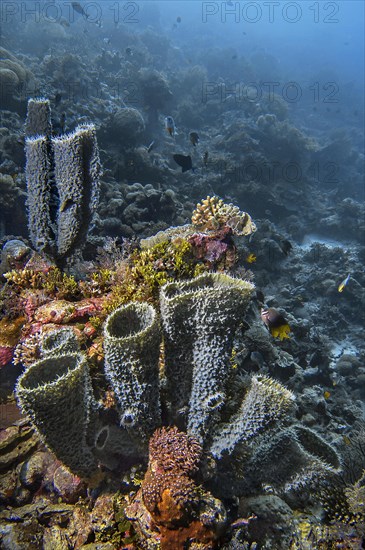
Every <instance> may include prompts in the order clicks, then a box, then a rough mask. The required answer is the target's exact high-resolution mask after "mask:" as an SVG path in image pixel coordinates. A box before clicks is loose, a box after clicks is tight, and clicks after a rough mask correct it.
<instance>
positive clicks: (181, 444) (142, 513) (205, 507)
mask: <svg viewBox="0 0 365 550" xmlns="http://www.w3.org/2000/svg"><path fill="white" fill-rule="evenodd" d="M202 454H203V449H202V448H201V446H200V445H199V443H198V442H197V440H196V439H195V438H194V437H191V436H188V435H187V434H186V433H184V432H180V431H178V429H177V428H176V427H172V428H161V429H159V430H157V431H156V432H155V433H154V435H153V436H152V437H151V439H150V443H149V463H148V468H147V472H146V475H145V477H144V480H143V482H142V485H141V488H140V489H139V491H138V492H137V494H136V495H135V496H134V497H133V499H132V501H131V503H130V504H129V506H128V507H127V509H126V514H127V517H128V518H129V519H130V520H133V521H134V522H135V528H136V531H137V533H138V532H139V534H140V540H141V541H142V545H143V546H142V547H143V548H149V549H156V550H157V548H161V550H168V549H171V548H174V549H176V550H178V549H182V548H186V547H187V545H189V547H191V545H194V547H195V545H196V547H198V548H201V549H207V550H208V549H209V548H216V547H217V546H216V545H217V541H218V539H219V537H220V536H221V535H222V533H223V531H224V529H225V527H226V521H227V515H226V511H225V509H224V506H223V504H222V503H221V501H219V500H218V499H215V498H214V497H213V496H212V494H211V493H209V492H208V491H205V490H203V488H202V487H201V486H199V485H198V483H197V481H196V478H197V475H198V473H199V466H200V461H201V459H202Z"/></svg>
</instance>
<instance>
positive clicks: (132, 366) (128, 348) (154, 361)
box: [104, 302, 161, 439]
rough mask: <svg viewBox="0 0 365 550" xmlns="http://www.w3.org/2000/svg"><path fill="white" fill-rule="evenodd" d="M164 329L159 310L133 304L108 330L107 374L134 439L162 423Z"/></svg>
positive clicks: (119, 313) (117, 314)
mask: <svg viewBox="0 0 365 550" xmlns="http://www.w3.org/2000/svg"><path fill="white" fill-rule="evenodd" d="M160 341H161V338H160V329H159V323H158V319H157V314H156V311H155V309H154V308H153V307H152V306H151V305H149V304H147V303H138V302H130V303H129V304H127V305H125V306H122V307H120V308H118V309H117V310H115V311H114V312H113V313H111V315H109V317H108V318H107V320H106V323H105V327H104V350H105V373H106V376H107V378H108V379H109V381H110V383H111V385H112V387H113V390H114V392H115V395H116V398H117V400H118V403H119V406H120V409H121V411H120V422H121V425H122V426H124V427H125V428H127V429H128V430H129V433H130V434H131V435H132V436H133V437H138V436H139V437H142V439H144V438H145V437H146V436H149V435H151V433H152V432H153V430H154V429H155V428H156V427H157V426H158V425H159V424H160V422H161V418H160V414H161V413H160V398H159V353H160Z"/></svg>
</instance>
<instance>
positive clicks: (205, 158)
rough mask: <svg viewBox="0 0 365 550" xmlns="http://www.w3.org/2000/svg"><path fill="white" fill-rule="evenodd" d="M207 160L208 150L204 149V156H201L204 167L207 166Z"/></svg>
mask: <svg viewBox="0 0 365 550" xmlns="http://www.w3.org/2000/svg"><path fill="white" fill-rule="evenodd" d="M208 160H209V153H208V151H205V153H204V156H203V163H204V166H205V168H206V167H207V166H208Z"/></svg>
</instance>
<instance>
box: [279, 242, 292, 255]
mask: <svg viewBox="0 0 365 550" xmlns="http://www.w3.org/2000/svg"><path fill="white" fill-rule="evenodd" d="M280 248H281V250H282V251H283V253H284V254H285V256H288V254H290V252H291V251H292V249H293V245H292V244H291V242H290V241H288V240H287V239H284V240H282V241H281V242H280Z"/></svg>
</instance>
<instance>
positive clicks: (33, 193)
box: [25, 136, 55, 256]
mask: <svg viewBox="0 0 365 550" xmlns="http://www.w3.org/2000/svg"><path fill="white" fill-rule="evenodd" d="M25 156H26V165H25V174H26V180H27V206H28V227H29V236H30V239H31V241H32V243H33V246H34V248H35V249H36V250H37V251H38V252H44V253H46V254H50V255H52V256H53V255H54V254H55V228H54V226H53V223H52V219H51V198H52V192H51V186H52V183H51V172H52V170H53V162H52V154H51V151H50V141H49V139H48V138H47V137H44V136H43V137H34V138H27V139H26V141H25Z"/></svg>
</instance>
